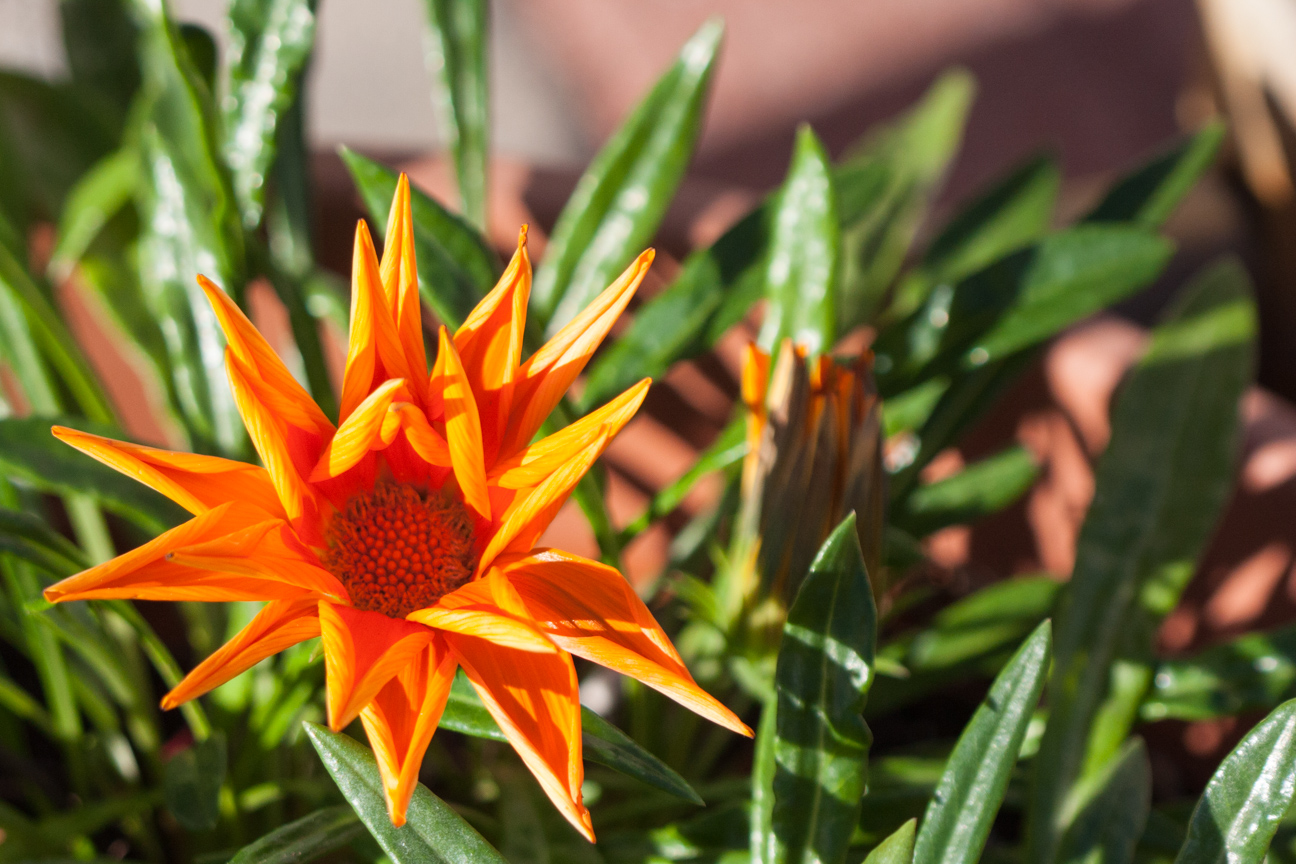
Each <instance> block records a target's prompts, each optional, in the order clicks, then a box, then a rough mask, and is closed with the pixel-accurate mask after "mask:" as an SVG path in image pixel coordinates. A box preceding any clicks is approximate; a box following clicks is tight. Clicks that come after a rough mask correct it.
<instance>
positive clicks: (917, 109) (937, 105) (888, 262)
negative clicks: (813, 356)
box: [840, 69, 976, 331]
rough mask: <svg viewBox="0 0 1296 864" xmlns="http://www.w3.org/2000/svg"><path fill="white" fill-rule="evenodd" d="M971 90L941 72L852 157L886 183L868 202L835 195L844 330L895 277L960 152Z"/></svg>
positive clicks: (958, 76)
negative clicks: (897, 117) (839, 229)
mask: <svg viewBox="0 0 1296 864" xmlns="http://www.w3.org/2000/svg"><path fill="white" fill-rule="evenodd" d="M975 90H976V86H975V83H974V81H973V79H972V76H971V75H969V74H968V73H967V72H965V71H963V70H957V69H956V70H954V71H951V72H947V73H946V74H945V75H943V76H941V78H940V79H938V80H937V81H936V83H935V84H933V85H932V87H931V89H930V90H929V91H928V92H927V94H926V95H925V96H924V97H923V99H922V101H921V102H919V103H918V104H917V105H916V106H914V107H913V108H912V109H910V111H909V112H908V113H907V114H906V115H905V116H904V117H903V118H901V119H900V120H899V121H898V122H896V123H894V124H891V125H889V126H887V127H884V128H883V129H881V130H879V131H878V132H876V133H873V134H872V135H870V136H869V138H868V140H867V141H866V143H865V144H864V145H863V146H862V147H861V148H860V152H859V153H858V154H857V155H856V156H853V157H852V158H851V160H850V162H851V163H854V164H855V165H857V166H859V167H861V168H863V169H865V170H868V169H869V168H871V167H872V166H879V167H880V168H881V171H882V175H883V177H884V178H885V179H884V180H883V184H882V186H881V188H879V189H877V191H876V192H874V193H873V194H871V195H868V196H860V195H852V194H851V193H850V192H849V191H848V190H846V189H842V190H841V207H842V218H841V223H842V227H843V229H844V236H843V238H842V262H843V273H842V309H841V315H840V317H841V322H840V325H841V329H842V330H843V331H846V330H849V329H850V328H852V327H854V326H856V325H858V324H862V323H866V322H869V321H871V320H872V319H873V317H874V314H875V312H876V311H877V309H878V306H879V304H880V303H881V302H882V299H883V298H884V297H885V296H886V293H887V291H889V290H890V288H891V286H892V283H893V282H894V281H895V278H896V275H897V274H898V273H899V272H900V267H901V266H902V265H903V264H904V261H905V257H906V256H907V255H908V254H909V248H910V246H911V245H912V244H913V240H914V236H915V235H916V234H917V231H918V227H919V225H920V224H921V223H922V220H923V217H924V215H925V214H926V211H927V206H928V203H929V202H930V200H931V196H932V195H933V193H934V192H935V191H936V188H937V186H938V184H939V182H940V180H941V178H942V177H944V175H945V172H946V170H947V168H948V167H949V164H950V162H951V161H952V160H953V158H954V155H955V154H956V153H957V152H958V147H959V144H960V142H961V141H962V139H963V129H964V126H965V125H966V123H967V117H968V110H969V109H970V108H971V105H972V98H973V96H974V94H975ZM870 191H871V190H870Z"/></svg>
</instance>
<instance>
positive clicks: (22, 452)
mask: <svg viewBox="0 0 1296 864" xmlns="http://www.w3.org/2000/svg"><path fill="white" fill-rule="evenodd" d="M54 423H58V424H61V425H65V426H72V427H75V428H77V429H82V430H85V431H87V432H93V433H95V434H99V435H111V434H113V431H114V430H112V429H111V428H104V427H101V426H96V425H94V424H89V423H86V422H84V421H81V420H76V419H70V418H66V417H64V418H40V417H32V418H24V419H20V420H18V419H10V420H0V471H2V472H3V473H4V474H6V475H7V476H9V477H12V478H14V479H16V480H19V481H21V482H23V483H27V484H29V485H31V486H32V487H33V488H35V489H39V490H41V491H43V492H55V493H58V494H75V493H85V494H87V495H89V496H91V497H92V498H94V499H95V500H96V501H97V502H98V503H99V504H101V505H102V506H103V507H104V508H106V509H108V510H111V511H112V512H114V513H117V514H118V515H120V516H123V517H125V518H127V519H129V520H131V521H132V522H134V523H135V524H137V525H139V526H140V527H141V528H143V529H144V530H145V531H148V532H150V533H160V532H162V531H165V530H166V529H168V528H171V527H173V526H174V525H177V524H179V523H180V522H182V521H184V519H185V518H186V517H185V515H184V511H183V510H181V509H180V508H179V507H177V506H176V505H174V504H172V503H171V502H170V501H167V500H166V499H165V498H163V497H162V496H161V495H159V494H158V493H156V492H154V491H153V490H151V489H149V488H148V487H147V486H144V485H142V484H140V483H139V482H137V481H135V480H133V479H131V478H130V477H127V476H126V475H124V474H120V473H118V472H116V471H114V470H113V469H111V468H109V467H108V466H106V465H101V464H100V463H98V462H96V461H95V460H93V459H91V458H90V457H89V456H86V455H84V454H82V453H79V452H77V451H76V450H74V449H72V448H71V447H69V446H68V445H66V444H64V443H63V442H62V441H59V440H58V439H57V438H55V437H54V436H53V435H51V434H50V426H51V425H52V424H54Z"/></svg>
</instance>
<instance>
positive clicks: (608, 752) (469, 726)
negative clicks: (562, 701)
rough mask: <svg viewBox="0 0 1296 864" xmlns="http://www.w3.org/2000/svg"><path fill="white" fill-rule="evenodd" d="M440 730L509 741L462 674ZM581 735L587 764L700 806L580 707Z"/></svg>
mask: <svg viewBox="0 0 1296 864" xmlns="http://www.w3.org/2000/svg"><path fill="white" fill-rule="evenodd" d="M439 727H440V728H442V729H449V730H451V731H453V732H459V733H462V734H464V735H471V736H473V737H474V738H489V739H491V740H492V741H508V738H507V736H505V735H504V732H503V731H502V730H501V729H500V728H499V726H498V725H496V723H495V720H494V718H492V717H491V715H490V712H489V711H487V710H486V706H485V705H483V704H482V702H481V699H480V698H479V697H478V696H477V693H476V692H475V691H474V690H473V689H472V685H470V684H469V683H468V680H467V678H465V677H464V676H463V674H462V673H461V674H459V675H458V676H456V677H455V682H454V684H453V686H451V688H450V696H449V698H448V699H447V700H446V707H445V711H444V712H443V713H442V714H441V722H440V724H439ZM581 732H582V735H581V741H582V744H583V748H582V749H583V751H584V754H585V758H586V759H588V760H589V761H591V762H597V763H599V764H600V765H604V766H606V767H608V768H611V769H612V770H614V771H620V772H621V773H622V774H625V775H627V776H629V777H634V778H635V779H636V780H639V781H641V782H643V783H646V784H648V785H649V786H652V787H654V788H657V789H660V790H662V791H663V792H667V793H669V794H671V795H674V796H675V797H677V798H682V799H684V800H685V801H689V802H691V803H694V804H699V805H700V804H702V803H703V802H702V799H701V798H700V797H699V796H698V794H697V792H695V791H693V787H692V786H690V785H689V784H688V782H687V781H686V780H685V779H684V778H683V777H681V776H680V775H679V774H678V773H676V772H675V771H674V770H672V769H671V768H670V767H669V766H668V765H666V763H665V762H662V761H661V760H660V759H658V758H657V757H656V756H654V755H652V754H651V753H649V752H648V751H647V750H645V749H644V748H643V747H640V746H639V745H638V744H637V743H635V741H634V740H633V739H632V738H630V737H629V736H628V735H626V734H625V733H624V732H622V731H621V730H620V729H618V728H616V727H615V726H613V725H612V724H611V723H609V722H608V721H606V720H604V719H603V718H602V717H600V716H599V715H597V714H595V713H594V712H593V711H591V710H589V709H588V708H585V707H583V706H582V707H581Z"/></svg>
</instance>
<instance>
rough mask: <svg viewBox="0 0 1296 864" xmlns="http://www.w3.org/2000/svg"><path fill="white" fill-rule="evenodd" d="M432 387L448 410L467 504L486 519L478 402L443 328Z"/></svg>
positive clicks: (449, 439)
mask: <svg viewBox="0 0 1296 864" xmlns="http://www.w3.org/2000/svg"><path fill="white" fill-rule="evenodd" d="M432 382H433V384H432V386H433V389H434V391H435V392H437V393H439V394H440V396H441V401H442V404H443V406H444V410H445V428H446V443H447V444H448V445H449V449H450V463H451V467H452V468H453V469H454V475H455V479H456V480H458V481H459V488H460V490H461V491H462V492H463V498H464V502H465V503H466V504H467V505H468V506H469V507H471V508H473V509H474V510H476V511H477V513H478V514H479V515H480V516H481V517H482V518H483V519H489V518H490V497H489V495H488V494H487V492H486V464H485V461H484V457H483V456H482V434H481V418H480V417H479V416H478V414H477V401H476V400H475V399H474V398H473V392H472V387H471V386H470V385H469V383H468V378H467V376H466V375H465V374H464V368H463V364H462V363H461V362H460V360H459V352H458V351H456V350H455V347H454V343H453V342H451V341H450V337H449V336H448V335H447V334H446V329H445V328H444V327H442V328H441V331H440V335H439V342H438V347H437V359H436V368H435V370H434V371H433V373H432Z"/></svg>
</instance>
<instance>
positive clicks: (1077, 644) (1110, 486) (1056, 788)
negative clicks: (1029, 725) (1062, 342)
mask: <svg viewBox="0 0 1296 864" xmlns="http://www.w3.org/2000/svg"><path fill="white" fill-rule="evenodd" d="M1255 326H1256V325H1255V309H1254V305H1253V303H1252V301H1251V299H1250V289H1249V286H1248V283H1247V279H1246V275H1245V273H1244V272H1243V271H1242V270H1241V268H1240V267H1239V266H1238V265H1237V264H1235V263H1231V262H1225V263H1222V264H1218V265H1215V266H1214V267H1212V268H1210V269H1209V270H1207V271H1206V272H1205V273H1204V274H1203V275H1202V276H1200V277H1199V278H1198V279H1197V280H1195V281H1194V282H1193V283H1192V284H1191V285H1189V286H1188V288H1186V289H1185V292H1184V294H1183V295H1182V296H1181V298H1180V299H1179V301H1178V302H1177V303H1176V304H1175V305H1174V307H1173V308H1172V309H1171V310H1170V312H1169V314H1168V316H1167V318H1166V320H1165V321H1164V322H1163V323H1162V324H1161V325H1160V326H1158V327H1157V328H1156V330H1155V331H1154V332H1153V336H1152V343H1151V346H1150V347H1149V349H1148V351H1147V353H1146V354H1145V355H1144V357H1143V359H1142V360H1141V361H1140V362H1139V363H1138V364H1137V365H1136V366H1135V367H1134V368H1133V369H1132V370H1131V372H1130V373H1129V375H1128V376H1127V378H1126V380H1125V382H1124V384H1123V386H1122V387H1121V389H1120V391H1119V396H1118V397H1117V400H1116V403H1115V406H1114V407H1113V410H1112V436H1111V443H1110V444H1109V445H1108V447H1107V450H1106V452H1105V453H1104V454H1103V456H1102V458H1101V459H1100V461H1099V463H1098V467H1097V470H1096V475H1097V476H1096V489H1095V494H1094V502H1093V504H1092V505H1090V508H1089V513H1088V515H1087V516H1086V518H1085V523H1084V527H1083V528H1082V530H1081V533H1080V538H1079V541H1078V545H1077V550H1076V564H1075V570H1074V572H1073V573H1072V576H1071V581H1070V583H1069V585H1068V589H1067V593H1066V596H1065V598H1064V601H1063V604H1062V606H1061V608H1060V610H1059V612H1058V615H1057V652H1056V653H1057V661H1056V664H1055V668H1054V672H1053V677H1052V682H1051V685H1050V687H1049V701H1050V718H1049V724H1048V728H1047V731H1046V732H1045V734H1044V738H1043V740H1042V742H1041V745H1040V752H1039V756H1038V757H1037V758H1036V760H1035V768H1034V779H1033V786H1032V795H1031V798H1032V805H1033V806H1032V809H1031V811H1030V813H1029V820H1028V829H1027V840H1028V848H1029V857H1030V859H1031V860H1034V861H1041V862H1048V861H1052V860H1054V859H1055V856H1056V853H1057V848H1058V843H1059V841H1060V839H1061V832H1062V831H1064V830H1065V829H1066V825H1065V820H1064V819H1063V816H1064V813H1065V811H1064V807H1065V801H1066V799H1067V797H1068V795H1069V794H1070V791H1069V790H1070V788H1071V786H1072V784H1073V783H1075V782H1076V781H1077V780H1079V779H1080V778H1081V777H1082V776H1083V774H1085V773H1088V772H1089V771H1092V770H1094V769H1095V768H1097V767H1099V766H1101V765H1102V764H1105V763H1106V762H1107V760H1108V759H1110V758H1111V757H1112V756H1113V755H1114V754H1115V752H1116V750H1117V748H1118V747H1119V746H1120V743H1121V742H1122V741H1123V740H1124V739H1125V737H1126V734H1127V733H1128V730H1129V728H1130V725H1131V724H1132V723H1133V722H1134V720H1135V718H1136V716H1137V712H1138V706H1139V704H1140V703H1141V702H1142V700H1143V697H1144V695H1145V693H1146V691H1147V688H1148V686H1149V685H1150V684H1151V678H1152V657H1153V642H1154V638H1155V632H1156V628H1157V626H1158V625H1159V623H1160V621H1161V620H1162V619H1163V618H1164V616H1165V615H1167V614H1169V612H1170V611H1171V609H1173V608H1174V606H1175V604H1176V603H1177V602H1178V599H1179V596H1180V594H1181V592H1182V591H1183V588H1184V585H1185V584H1186V583H1187V581H1188V579H1189V577H1190V576H1191V575H1192V572H1193V569H1194V567H1195V565H1196V561H1197V557H1198V555H1199V554H1200V553H1201V550H1202V548H1203V546H1204V544H1205V543H1206V541H1207V539H1208V538H1209V537H1210V535H1211V530H1212V528H1213V526H1214V524H1215V521H1216V519H1217V517H1218V514H1219V511H1220V509H1221V507H1222V506H1223V504H1224V502H1225V501H1226V500H1227V498H1228V495H1229V491H1230V489H1231V487H1232V482H1233V469H1234V464H1235V458H1236V451H1237V443H1238V434H1239V433H1238V428H1239V427H1238V400H1239V399H1240V398H1241V396H1242V393H1243V391H1244V390H1245V388H1246V386H1247V385H1248V383H1249V382H1250V381H1251V374H1252V365H1253V354H1254V337H1255ZM1086 766H1088V767H1086Z"/></svg>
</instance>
